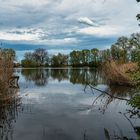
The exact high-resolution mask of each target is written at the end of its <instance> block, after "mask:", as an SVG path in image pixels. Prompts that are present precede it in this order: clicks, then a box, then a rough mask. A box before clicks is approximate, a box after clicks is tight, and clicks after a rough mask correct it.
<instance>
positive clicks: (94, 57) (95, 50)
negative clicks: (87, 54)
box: [91, 48, 99, 63]
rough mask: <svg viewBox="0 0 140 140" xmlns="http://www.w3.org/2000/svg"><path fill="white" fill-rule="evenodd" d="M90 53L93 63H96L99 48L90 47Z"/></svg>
mask: <svg viewBox="0 0 140 140" xmlns="http://www.w3.org/2000/svg"><path fill="white" fill-rule="evenodd" d="M91 55H92V57H93V61H94V62H95V63H97V59H98V55H99V50H98V49H96V48H94V49H92V50H91Z"/></svg>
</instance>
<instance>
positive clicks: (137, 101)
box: [129, 95, 140, 109]
mask: <svg viewBox="0 0 140 140" xmlns="http://www.w3.org/2000/svg"><path fill="white" fill-rule="evenodd" d="M129 104H130V105H131V106H132V107H135V108H138V109H140V95H136V96H135V97H133V98H132V99H131V100H130V101H129Z"/></svg>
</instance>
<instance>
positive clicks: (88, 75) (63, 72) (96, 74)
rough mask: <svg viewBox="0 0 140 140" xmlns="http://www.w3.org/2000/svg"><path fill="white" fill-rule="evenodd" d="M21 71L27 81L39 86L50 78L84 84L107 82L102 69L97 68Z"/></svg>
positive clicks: (43, 84)
mask: <svg viewBox="0 0 140 140" xmlns="http://www.w3.org/2000/svg"><path fill="white" fill-rule="evenodd" d="M21 73H22V75H24V76H25V78H26V80H27V81H34V82H35V84H36V85H38V86H45V85H46V84H47V81H48V79H49V78H52V79H54V80H58V81H59V82H61V81H63V80H69V81H70V82H71V83H73V84H82V85H86V84H89V83H90V84H92V85H95V86H96V85H98V84H104V83H105V80H104V79H103V78H102V73H101V71H99V70H97V69H86V68H85V69H82V68H81V69H22V71H21Z"/></svg>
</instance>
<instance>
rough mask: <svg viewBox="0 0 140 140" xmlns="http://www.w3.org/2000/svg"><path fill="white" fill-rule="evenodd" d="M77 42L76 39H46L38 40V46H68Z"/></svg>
mask: <svg viewBox="0 0 140 140" xmlns="http://www.w3.org/2000/svg"><path fill="white" fill-rule="evenodd" d="M78 42H79V40H77V39H76V38H62V39H46V40H40V41H39V42H38V43H39V44H47V45H68V44H76V43H78Z"/></svg>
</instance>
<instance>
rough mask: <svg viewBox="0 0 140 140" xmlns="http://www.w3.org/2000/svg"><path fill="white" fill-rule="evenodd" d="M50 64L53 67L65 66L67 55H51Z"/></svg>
mask: <svg viewBox="0 0 140 140" xmlns="http://www.w3.org/2000/svg"><path fill="white" fill-rule="evenodd" d="M51 65H52V66H54V67H59V66H67V65H68V56H67V55H63V54H61V53H59V54H58V55H53V56H52V58H51Z"/></svg>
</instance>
